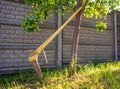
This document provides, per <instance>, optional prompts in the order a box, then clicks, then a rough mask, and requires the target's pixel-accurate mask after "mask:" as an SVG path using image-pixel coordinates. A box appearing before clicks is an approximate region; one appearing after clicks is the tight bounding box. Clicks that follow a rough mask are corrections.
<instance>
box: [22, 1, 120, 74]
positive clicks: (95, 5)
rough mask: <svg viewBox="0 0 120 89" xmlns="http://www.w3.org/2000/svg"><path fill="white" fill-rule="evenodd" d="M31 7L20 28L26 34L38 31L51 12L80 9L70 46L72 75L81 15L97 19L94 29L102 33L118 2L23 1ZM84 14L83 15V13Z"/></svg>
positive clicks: (118, 7)
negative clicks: (109, 15)
mask: <svg viewBox="0 0 120 89" xmlns="http://www.w3.org/2000/svg"><path fill="white" fill-rule="evenodd" d="M25 3H26V4H28V5H30V6H31V8H32V9H31V11H30V12H29V13H28V14H27V15H26V16H25V18H24V20H23V23H22V26H23V27H24V28H25V30H26V31H28V32H35V31H38V30H39V29H40V27H39V23H40V22H43V21H44V20H45V19H47V17H48V16H49V15H51V14H52V12H53V11H56V12H58V13H59V12H62V15H64V12H66V11H71V10H72V11H73V10H74V11H76V10H77V9H78V8H79V7H81V8H82V9H81V10H80V12H79V13H78V14H77V15H76V21H75V27H74V37H73V45H72V68H73V69H72V70H73V71H72V73H73V74H74V73H75V68H76V59H77V47H78V39H79V31H80V20H81V14H84V16H85V17H87V18H93V17H94V18H96V19H99V20H98V21H97V22H96V29H97V30H98V31H100V32H102V31H103V30H104V29H106V23H105V22H103V20H104V21H105V20H106V17H107V15H108V14H109V13H111V12H113V11H114V10H117V9H120V0H25ZM83 12H84V13H83Z"/></svg>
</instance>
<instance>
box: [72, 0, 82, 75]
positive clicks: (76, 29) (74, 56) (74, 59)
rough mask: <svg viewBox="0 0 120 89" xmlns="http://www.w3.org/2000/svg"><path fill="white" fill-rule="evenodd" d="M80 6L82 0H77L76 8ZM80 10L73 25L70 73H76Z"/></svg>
mask: <svg viewBox="0 0 120 89" xmlns="http://www.w3.org/2000/svg"><path fill="white" fill-rule="evenodd" d="M80 6H82V0H77V8H79V7H80ZM81 14H82V12H79V13H78V14H77V15H76V21H75V27H74V36H73V44H72V62H71V67H72V75H74V74H75V73H76V62H77V50H78V41H79V31H80V20H81Z"/></svg>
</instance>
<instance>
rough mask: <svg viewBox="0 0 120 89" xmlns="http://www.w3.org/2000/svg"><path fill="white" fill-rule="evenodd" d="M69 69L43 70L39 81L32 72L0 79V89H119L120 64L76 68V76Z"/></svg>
mask: <svg viewBox="0 0 120 89" xmlns="http://www.w3.org/2000/svg"><path fill="white" fill-rule="evenodd" d="M70 71H71V69H68V68H64V69H56V70H47V69H46V70H44V72H43V77H44V79H42V80H39V79H38V78H37V77H36V74H35V72H34V71H33V70H29V71H23V72H21V73H19V74H14V75H4V76H1V77H0V89H120V62H113V63H112V62H109V63H101V64H98V65H96V66H94V65H93V64H87V65H85V66H80V65H79V66H78V68H77V70H76V71H77V75H75V76H69V72H70Z"/></svg>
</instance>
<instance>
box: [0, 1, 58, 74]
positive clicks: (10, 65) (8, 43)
mask: <svg viewBox="0 0 120 89" xmlns="http://www.w3.org/2000/svg"><path fill="white" fill-rule="evenodd" d="M29 10H30V7H28V6H26V5H24V4H22V3H18V2H10V1H5V0H0V74H2V73H5V72H10V71H11V70H19V69H27V68H31V67H32V65H31V63H30V62H28V60H27V58H28V51H29V50H31V49H36V48H37V47H38V46H39V45H40V44H41V43H42V42H43V41H44V40H45V39H47V38H48V37H49V36H50V35H51V34H52V33H53V32H54V31H55V30H56V23H55V21H56V20H55V16H54V14H53V16H50V17H49V18H48V20H46V21H45V22H44V24H41V25H40V26H41V28H40V29H41V30H40V31H38V32H34V33H27V32H25V31H24V29H23V28H22V27H21V21H22V20H23V18H24V16H25V14H26V12H28V11H29ZM45 51H46V54H47V57H48V64H46V63H45V60H44V57H43V54H41V55H40V57H39V63H40V65H41V67H46V66H49V67H55V66H56V64H55V61H56V60H55V59H56V39H55V40H53V41H52V42H51V43H50V44H49V45H48V46H47V47H46V49H45Z"/></svg>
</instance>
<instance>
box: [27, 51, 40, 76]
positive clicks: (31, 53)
mask: <svg viewBox="0 0 120 89" xmlns="http://www.w3.org/2000/svg"><path fill="white" fill-rule="evenodd" d="M33 55H34V51H33V50H30V51H29V58H31V57H32V56H33ZM29 58H28V59H29ZM32 64H33V66H34V69H35V72H36V74H37V76H38V78H41V77H42V72H41V68H40V65H39V62H38V57H36V60H34V61H33V62H32Z"/></svg>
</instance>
